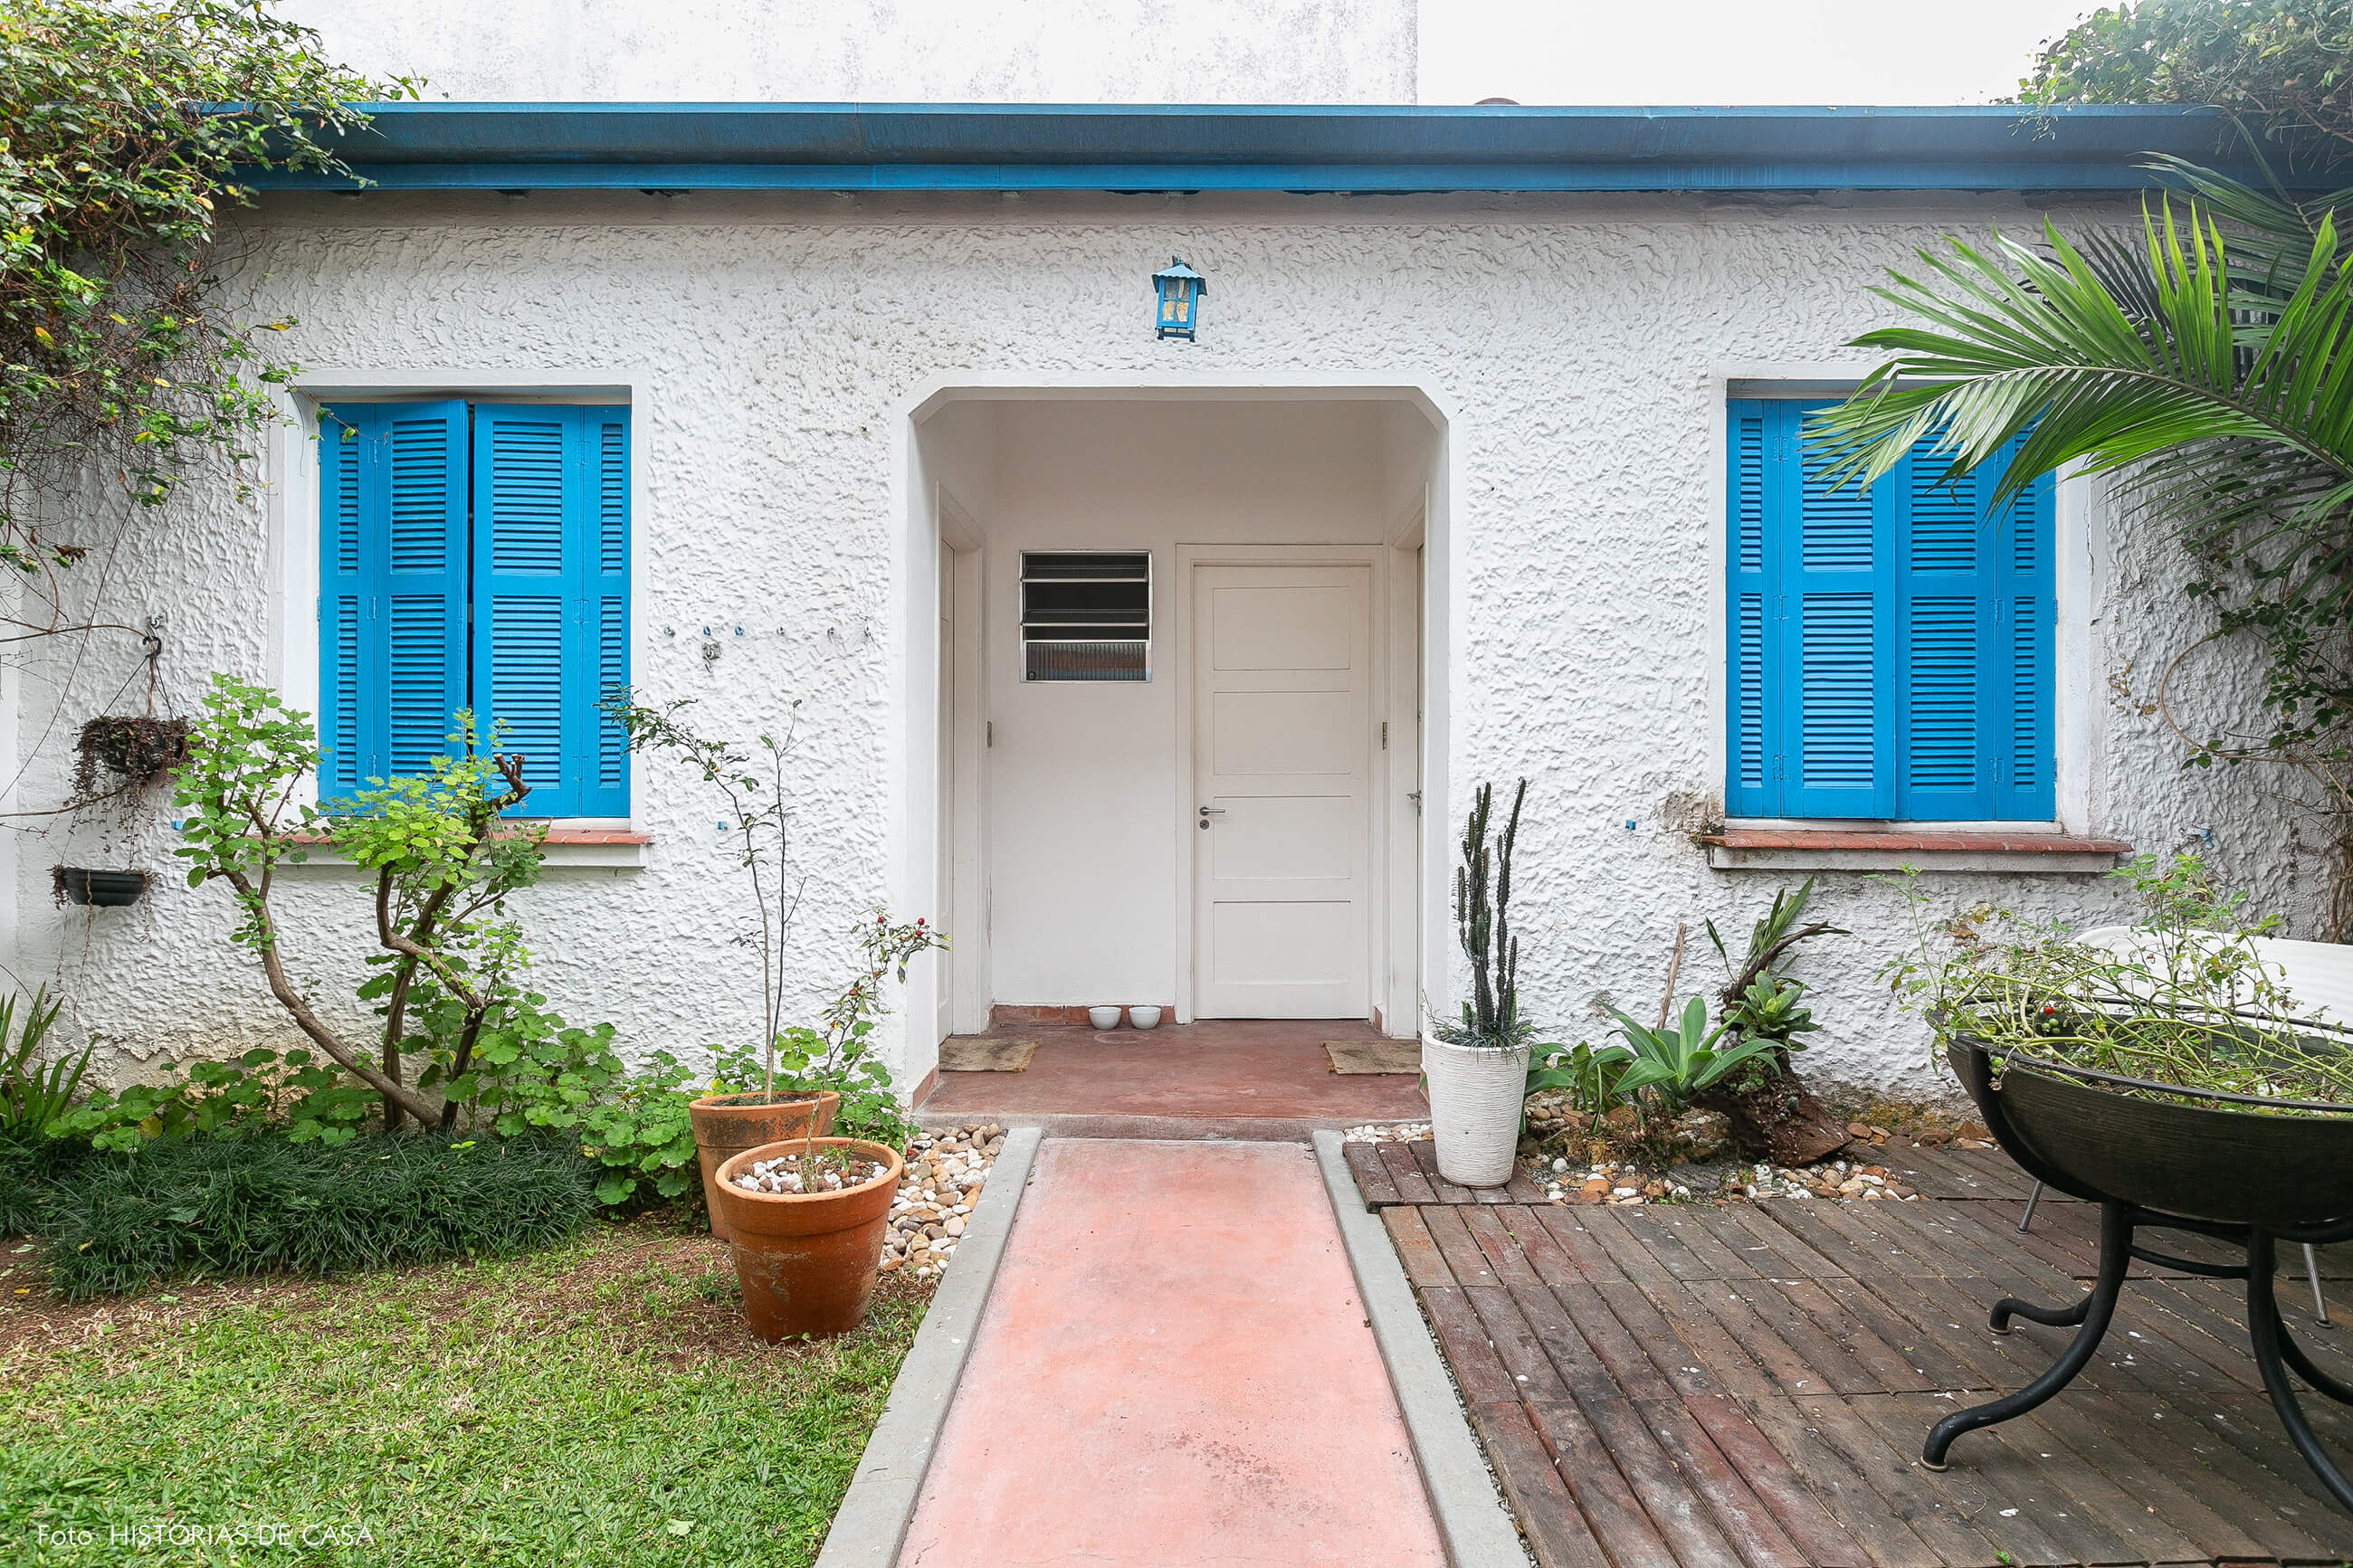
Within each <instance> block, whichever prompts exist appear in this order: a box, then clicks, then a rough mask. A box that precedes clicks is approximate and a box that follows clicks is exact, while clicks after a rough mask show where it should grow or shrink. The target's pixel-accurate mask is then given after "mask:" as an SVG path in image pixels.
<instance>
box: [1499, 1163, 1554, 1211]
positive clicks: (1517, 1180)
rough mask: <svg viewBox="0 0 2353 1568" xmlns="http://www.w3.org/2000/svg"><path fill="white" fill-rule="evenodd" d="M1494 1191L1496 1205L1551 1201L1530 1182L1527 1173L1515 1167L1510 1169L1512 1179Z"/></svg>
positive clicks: (1541, 1189) (1541, 1190)
mask: <svg viewBox="0 0 2353 1568" xmlns="http://www.w3.org/2000/svg"><path fill="white" fill-rule="evenodd" d="M1495 1191H1496V1193H1497V1194H1498V1196H1497V1197H1496V1200H1495V1201H1496V1202H1498V1203H1504V1204H1542V1203H1550V1202H1551V1201H1552V1200H1551V1199H1549V1198H1547V1197H1546V1196H1545V1194H1544V1189H1543V1188H1542V1187H1540V1186H1538V1185H1536V1184H1535V1183H1534V1182H1532V1181H1530V1180H1529V1179H1528V1173H1526V1172H1525V1171H1523V1170H1521V1169H1520V1168H1519V1167H1518V1166H1516V1165H1515V1166H1514V1167H1513V1168H1512V1179H1511V1180H1510V1181H1508V1182H1506V1183H1504V1184H1503V1185H1502V1186H1500V1187H1498V1188H1496V1189H1495Z"/></svg>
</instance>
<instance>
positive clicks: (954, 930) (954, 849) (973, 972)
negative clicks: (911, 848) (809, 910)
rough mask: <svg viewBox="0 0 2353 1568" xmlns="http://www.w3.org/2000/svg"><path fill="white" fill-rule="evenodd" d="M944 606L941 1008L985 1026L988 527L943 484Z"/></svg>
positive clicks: (959, 1024)
mask: <svg viewBox="0 0 2353 1568" xmlns="http://www.w3.org/2000/svg"><path fill="white" fill-rule="evenodd" d="M937 495H938V518H939V555H938V568H937V570H938V572H939V574H940V576H941V578H942V580H943V581H942V583H941V585H940V586H941V590H942V591H941V594H940V605H941V609H942V611H943V614H944V619H946V620H947V622H948V635H949V636H950V637H951V638H952V639H953V642H954V649H953V653H952V655H951V656H950V657H949V658H945V659H943V660H942V661H941V664H942V668H943V673H944V674H945V675H946V676H947V677H948V679H950V681H951V683H952V684H951V686H950V688H949V689H946V690H944V691H937V692H935V693H934V701H935V702H936V703H937V704H938V708H939V711H938V712H937V713H936V714H935V715H934V722H935V724H936V726H937V729H936V733H937V734H938V736H939V737H940V740H941V742H944V745H945V747H946V754H945V755H944V756H941V757H939V758H938V759H937V763H936V773H937V775H938V777H939V779H940V786H939V796H940V799H939V805H938V806H937V807H936V808H935V809H936V810H937V812H938V835H939V840H940V855H939V868H938V871H937V873H936V875H937V878H938V887H937V889H936V892H935V895H934V897H935V900H936V902H935V903H934V906H933V907H934V909H936V910H938V914H937V916H936V919H937V921H938V923H939V925H940V928H941V929H942V930H944V931H946V932H947V933H948V942H949V943H950V944H951V945H950V946H949V949H948V952H947V954H946V957H945V961H944V963H943V965H942V967H941V979H942V983H943V984H944V987H945V990H946V995H945V996H944V998H943V1005H942V1006H941V1008H940V1019H941V1025H942V1026H943V1030H944V1032H945V1033H950V1034H959V1035H971V1034H978V1033H980V1032H981V1031H982V1030H983V1029H986V1028H987V1027H988V1003H989V984H988V958H989V943H988V864H987V843H988V831H987V820H988V817H987V801H988V716H987V710H988V685H987V665H986V659H987V647H988V643H987V622H986V619H985V615H984V610H985V606H986V605H987V595H986V594H985V593H984V592H983V578H982V567H983V563H984V562H985V560H986V559H987V543H988V542H987V534H986V533H985V532H984V531H982V529H981V526H980V524H979V522H978V521H976V519H975V518H974V517H973V515H972V513H971V512H970V511H968V510H965V507H964V506H963V505H962V504H961V503H960V502H958V501H957V500H956V499H955V496H954V495H952V494H950V493H949V491H948V488H947V487H946V486H945V485H941V486H938V487H937Z"/></svg>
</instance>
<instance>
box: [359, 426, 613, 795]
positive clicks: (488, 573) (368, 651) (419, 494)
mask: <svg viewBox="0 0 2353 1568" xmlns="http://www.w3.org/2000/svg"><path fill="white" fill-rule="evenodd" d="M468 425H469V421H468V408H467V405H465V404H463V403H411V404H373V405H351V406H342V405H339V406H337V407H335V408H332V409H329V410H326V411H324V412H323V413H322V418H321V424H320V470H321V480H320V502H321V504H320V513H321V590H320V595H319V649H320V683H319V689H320V709H321V713H320V731H321V741H322V745H323V746H324V748H325V749H326V751H327V752H328V755H327V758H326V761H325V763H323V764H322V770H321V784H320V793H321V795H322V797H328V798H332V797H334V796H338V795H347V794H349V793H350V792H351V791H352V790H354V789H357V788H359V787H361V786H362V785H363V784H365V782H366V781H367V780H368V779H370V778H383V777H388V776H391V775H392V774H395V773H417V772H421V771H422V770H423V769H424V768H425V766H426V764H427V760H428V759H429V758H430V757H432V756H433V755H434V754H435V753H436V752H440V751H441V750H443V749H444V746H445V745H446V742H447V737H448V733H449V731H450V728H451V723H452V716H453V715H454V714H455V713H456V711H457V710H459V709H460V708H466V707H471V708H472V710H474V715H475V721H476V725H477V731H478V734H480V736H482V737H484V738H485V739H487V737H488V736H489V734H490V732H491V726H492V725H493V724H496V723H501V722H503V724H504V726H505V729H504V731H503V736H502V739H501V749H503V750H505V751H509V752H520V753H522V756H523V757H524V759H525V761H524V778H525V779H526V780H527V781H528V782H529V783H530V784H531V785H532V793H531V795H530V796H529V797H528V798H527V799H525V800H524V802H523V803H522V805H521V806H520V807H519V808H517V811H516V813H515V815H517V816H627V815H628V769H627V766H626V763H627V756H626V752H625V750H624V748H623V746H622V743H621V740H622V737H621V735H620V732H619V730H618V727H617V726H616V725H614V724H613V723H612V722H611V721H610V720H608V719H607V718H605V717H604V716H603V715H602V714H601V713H599V712H598V711H597V710H596V703H597V701H598V700H600V699H601V698H602V697H603V696H604V694H605V693H606V691H607V690H609V689H613V688H616V687H620V686H624V685H626V684H627V683H628V557H629V541H628V409H626V408H619V407H522V406H482V407H477V408H475V409H473V410H472V420H471V426H472V432H471V437H470V439H469V435H468ZM469 606H471V607H472V613H471V616H469ZM469 621H470V623H471V624H470V626H469Z"/></svg>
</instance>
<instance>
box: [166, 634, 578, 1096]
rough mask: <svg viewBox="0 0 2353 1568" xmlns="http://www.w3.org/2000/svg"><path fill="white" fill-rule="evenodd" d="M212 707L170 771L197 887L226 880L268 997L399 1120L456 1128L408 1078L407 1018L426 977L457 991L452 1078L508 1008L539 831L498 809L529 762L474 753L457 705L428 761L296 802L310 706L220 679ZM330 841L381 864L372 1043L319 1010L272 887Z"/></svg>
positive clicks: (313, 759)
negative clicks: (489, 1023) (444, 741)
mask: <svg viewBox="0 0 2353 1568" xmlns="http://www.w3.org/2000/svg"><path fill="white" fill-rule="evenodd" d="M204 707H205V713H204V717H203V718H202V720H200V721H198V722H197V724H196V726H195V730H194V731H192V732H191V733H190V735H189V737H188V754H187V760H186V761H185V762H184V763H182V764H181V765H180V767H179V768H178V770H177V771H176V772H175V773H174V777H173V784H174V801H175V803H176V804H177V805H179V806H180V807H181V809H182V810H183V811H184V812H185V823H184V825H183V827H182V832H183V835H184V842H183V843H182V844H181V846H180V847H179V848H178V849H176V850H175V851H174V853H175V854H177V855H178V856H180V858H183V859H185V860H186V861H187V862H188V885H189V886H190V887H192V888H196V887H203V886H205V885H206V884H207V883H211V882H219V883H222V884H223V885H225V886H226V887H227V888H228V889H229V890H230V892H231V894H232V895H233V896H234V898H235V899H236V900H237V910H238V916H239V918H238V921H237V927H236V930H235V931H234V933H233V934H232V937H231V940H232V941H234V942H237V944H238V945H239V946H241V947H244V948H246V949H248V950H249V951H251V952H253V953H254V954H255V956H256V957H258V958H259V960H260V963H261V969H262V973H263V974H264V975H265V976H266V977H267V978H268V980H269V991H270V994H271V995H273V996H275V997H276V998H277V999H278V1002H279V1005H281V1006H282V1007H284V1008H285V1009H286V1011H287V1013H288V1015H289V1016H291V1017H292V1018H293V1020H294V1023H295V1025H296V1026H297V1027H299V1028H300V1029H301V1031H302V1032H303V1034H305V1035H307V1036H309V1037H310V1038H311V1041H312V1042H313V1043H314V1044H316V1045H317V1046H318V1047H319V1048H320V1049H321V1050H322V1051H323V1052H325V1053H326V1054H327V1056H328V1057H329V1058H332V1060H333V1061H334V1062H335V1063H336V1064H337V1065H338V1066H339V1067H341V1068H343V1070H345V1071H346V1072H349V1073H351V1074H352V1075H353V1077H355V1078H357V1079H360V1081H361V1082H363V1083H364V1084H366V1085H367V1086H368V1088H370V1089H374V1090H375V1092H376V1093H377V1094H378V1095H379V1096H381V1097H382V1100H383V1103H384V1115H385V1125H386V1126H387V1128H390V1127H394V1126H397V1125H398V1123H399V1121H400V1120H401V1118H402V1117H403V1116H406V1117H413V1118H415V1119H416V1121H417V1123H418V1124H419V1125H420V1126H433V1125H446V1124H447V1121H448V1116H449V1114H450V1111H451V1107H450V1106H449V1105H448V1104H447V1103H446V1102H445V1100H444V1099H443V1098H437V1097H436V1096H434V1095H432V1094H430V1093H428V1092H427V1087H428V1086H427V1085H426V1084H423V1083H409V1082H405V1081H404V1079H405V1077H406V1074H405V1072H404V1068H403V1062H402V1051H401V1046H402V1043H403V1041H404V1039H405V1038H406V1012H407V1009H408V1007H409V1006H410V1005H411V1002H412V1000H413V998H414V996H415V994H416V991H417V987H418V986H419V985H420V984H430V985H431V986H432V987H434V988H435V989H436V990H437V992H438V994H440V995H442V996H446V997H448V998H452V999H454V1000H455V1002H456V1004H457V1007H458V1012H459V1018H458V1022H457V1028H456V1037H457V1041H458V1048H457V1053H456V1059H455V1060H454V1061H452V1062H450V1063H448V1064H434V1065H435V1066H437V1067H440V1068H442V1069H443V1070H442V1073H441V1075H440V1076H446V1077H448V1078H455V1077H457V1076H459V1075H461V1074H463V1073H464V1072H465V1070H466V1067H467V1058H469V1057H470V1053H471V1051H472V1049H473V1047H474V1044H475V1042H476V1040H477V1038H478V1037H479V1036H480V1032H481V1029H482V1026H483V1024H484V1021H485V1019H487V1018H488V1017H490V1016H491V1015H492V1014H493V1013H494V1012H496V1011H497V1010H499V1009H501V1007H504V1006H506V1005H510V1004H511V1003H512V1001H513V999H514V996H515V992H516V987H515V975H516V974H517V973H518V972H519V971H520V970H521V969H522V965H523V964H524V963H526V962H527V955H526V954H525V953H524V952H523V948H522V937H521V933H520V931H518V930H517V929H516V927H515V925H514V924H513V922H512V921H509V920H507V919H506V918H505V910H504V901H505V899H506V897H507V895H508V894H509V893H511V892H512V891H513V890H515V889H517V888H521V887H524V886H527V885H528V884H529V883H530V882H531V881H532V880H533V879H535V878H536V877H537V874H538V868H539V851H540V838H541V837H542V833H541V830H540V829H538V828H537V827H536V826H525V825H521V824H507V823H502V822H501V820H500V817H501V813H502V812H504V811H506V810H508V809H509V808H511V807H512V806H514V805H520V804H521V803H522V800H523V798H524V797H525V796H526V795H529V794H530V793H531V786H530V785H529V784H525V783H524V782H523V776H522V775H523V763H524V759H523V758H522V757H520V756H515V755H510V754H507V753H504V752H491V753H490V754H488V755H484V754H482V753H480V752H477V751H476V750H475V749H474V733H473V724H472V720H471V717H470V715H468V714H464V713H460V714H459V716H458V730H457V731H456V732H455V733H453V734H452V735H451V736H450V743H449V750H448V752H447V753H446V754H443V755H440V756H437V757H435V758H434V759H433V760H432V762H431V763H430V765H429V767H428V768H427V772H426V773H422V774H419V775H416V776H412V777H403V778H396V779H392V780H390V781H385V780H381V779H372V780H370V781H369V787H368V788H366V789H365V790H363V791H361V792H360V793H359V794H358V795H354V796H353V798H352V799H351V800H349V801H347V802H339V803H332V804H333V805H336V806H337V807H338V809H336V810H335V811H333V812H332V814H330V813H324V812H322V811H321V810H320V809H319V808H318V807H317V806H314V805H311V804H310V803H308V802H306V801H302V800H300V799H298V798H297V795H298V792H299V791H300V790H301V787H302V785H303V784H304V783H305V781H306V780H307V779H308V778H309V777H310V776H311V772H312V770H313V769H314V768H315V767H316V766H317V765H318V763H319V759H320V752H319V748H318V743H317V740H316V737H315V735H314V733H313V731H312V730H311V720H310V715H308V714H306V713H300V712H295V711H292V710H289V709H287V708H286V707H285V706H284V705H283V704H282V703H280V701H279V700H278V697H277V694H276V693H274V692H272V691H270V690H269V689H266V688H263V687H259V686H252V685H248V684H247V683H246V682H244V681H241V680H237V679H235V678H233V677H230V676H226V675H216V676H214V677H213V683H212V689H211V690H210V691H209V692H208V693H207V694H206V697H205V701H204ZM322 843H332V845H333V846H334V847H336V848H338V849H340V850H342V851H343V853H344V854H346V855H348V856H349V857H350V858H352V860H353V863H354V864H356V865H358V866H359V867H360V868H362V869H363V870H364V871H367V872H370V873H373V875H374V879H375V922H376V940H377V942H378V944H379V946H380V947H381V949H382V950H383V952H382V954H381V956H380V957H379V959H378V961H377V962H378V963H379V964H380V965H381V967H382V969H383V973H380V974H378V975H376V976H375V977H374V978H372V979H371V980H370V981H369V982H368V984H367V986H366V987H365V988H364V991H363V994H364V995H374V996H379V997H381V998H383V1000H384V1002H385V1007H384V1010H383V1016H384V1026H383V1028H382V1031H381V1035H380V1038H379V1040H378V1041H377V1048H376V1050H375V1052H374V1053H373V1055H374V1057H375V1059H374V1060H371V1059H370V1056H371V1053H370V1052H369V1051H367V1050H365V1049H364V1048H362V1047H360V1046H359V1045H357V1044H356V1043H354V1042H353V1041H352V1040H351V1039H349V1038H347V1037H345V1036H344V1035H343V1032H341V1031H340V1030H338V1029H336V1028H335V1027H334V1026H332V1025H331V1024H329V1023H328V1022H326V1020H324V1019H323V1018H322V1017H321V1016H319V1014H318V1012H317V1011H316V1010H315V1009H314V1008H313V1007H312V1006H311V1003H310V1001H309V999H308V998H307V997H305V996H304V995H303V994H302V992H301V989H300V988H299V987H297V986H296V984H294V982H293V980H292V978H291V977H290V975H289V974H288V973H287V968H286V954H285V949H284V942H283V932H282V931H281V929H280V924H279V920H278V913H277V910H276V907H275V906H274V904H273V903H272V897H273V895H274V893H275V892H276V889H277V882H278V876H279V871H280V867H281V866H283V865H285V864H287V863H289V862H299V861H301V860H302V859H303V858H305V857H306V856H307V855H308V854H309V853H310V851H311V849H312V848H314V847H318V846H320V845H321V844H322Z"/></svg>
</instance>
